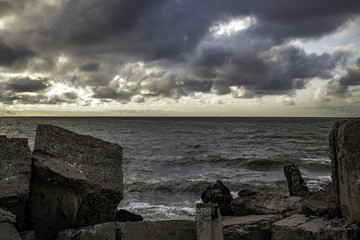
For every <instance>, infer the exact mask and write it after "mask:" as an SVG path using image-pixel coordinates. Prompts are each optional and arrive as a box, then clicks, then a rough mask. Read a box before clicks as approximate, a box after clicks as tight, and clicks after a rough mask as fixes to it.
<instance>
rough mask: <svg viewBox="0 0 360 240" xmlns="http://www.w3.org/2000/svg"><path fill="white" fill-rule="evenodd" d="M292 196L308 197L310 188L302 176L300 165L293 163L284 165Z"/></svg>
mask: <svg viewBox="0 0 360 240" xmlns="http://www.w3.org/2000/svg"><path fill="white" fill-rule="evenodd" d="M284 174H285V176H286V179H287V182H288V188H289V193H290V196H299V197H307V196H308V195H309V189H308V187H307V186H306V184H305V182H304V179H303V178H302V176H301V173H300V170H299V166H297V165H295V164H292V165H288V166H285V167H284Z"/></svg>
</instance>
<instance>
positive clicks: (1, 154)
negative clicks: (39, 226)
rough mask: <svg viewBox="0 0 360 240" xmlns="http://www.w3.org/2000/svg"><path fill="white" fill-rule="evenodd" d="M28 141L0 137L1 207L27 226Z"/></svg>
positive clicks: (29, 168) (28, 185) (29, 153)
mask: <svg viewBox="0 0 360 240" xmlns="http://www.w3.org/2000/svg"><path fill="white" fill-rule="evenodd" d="M30 155H31V152H30V148H29V145H28V140H27V139H24V138H7V137H6V136H0V207H2V208H4V209H6V210H9V211H11V212H12V213H13V214H15V215H16V216H17V218H18V224H19V227H20V228H22V227H23V225H24V224H25V214H24V212H25V206H26V201H27V199H28V197H29V190H30V177H31V159H30Z"/></svg>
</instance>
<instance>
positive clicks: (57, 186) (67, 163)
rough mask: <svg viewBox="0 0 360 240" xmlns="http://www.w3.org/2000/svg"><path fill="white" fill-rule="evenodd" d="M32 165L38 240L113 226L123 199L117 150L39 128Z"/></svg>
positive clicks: (110, 145) (61, 131)
mask: <svg viewBox="0 0 360 240" xmlns="http://www.w3.org/2000/svg"><path fill="white" fill-rule="evenodd" d="M32 159H33V178H32V188H31V197H30V209H31V215H32V218H33V222H34V227H35V230H36V233H37V237H38V238H39V239H54V238H55V237H56V235H57V233H58V232H59V231H60V230H63V229H68V228H79V227H84V226H88V225H92V224H97V223H103V222H109V221H112V220H114V218H115V214H116V210H117V206H118V204H119V202H120V201H121V199H122V198H123V182H122V181H123V177H122V148H121V146H119V145H118V144H114V143H109V142H106V141H103V140H101V139H97V138H94V137H91V136H85V135H79V134H76V133H74V132H71V131H69V130H66V129H63V128H60V127H56V126H51V125H39V126H38V128H37V132H36V139H35V147H34V152H33V155H32Z"/></svg>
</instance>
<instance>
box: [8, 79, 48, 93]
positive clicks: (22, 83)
mask: <svg viewBox="0 0 360 240" xmlns="http://www.w3.org/2000/svg"><path fill="white" fill-rule="evenodd" d="M4 85H5V86H4V87H5V89H7V90H10V91H12V92H40V91H43V90H45V89H46V88H48V87H49V84H48V80H47V79H40V80H33V79H31V78H28V77H24V78H21V77H18V78H12V79H10V80H8V81H7V82H6V83H5V84H4Z"/></svg>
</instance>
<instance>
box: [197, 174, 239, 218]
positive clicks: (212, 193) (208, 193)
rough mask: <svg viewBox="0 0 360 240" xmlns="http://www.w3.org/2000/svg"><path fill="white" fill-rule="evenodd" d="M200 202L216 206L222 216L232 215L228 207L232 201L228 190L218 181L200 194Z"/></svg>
mask: <svg viewBox="0 0 360 240" xmlns="http://www.w3.org/2000/svg"><path fill="white" fill-rule="evenodd" d="M201 200H202V201H203V202H204V203H216V204H218V206H219V209H220V213H221V215H223V216H231V215H233V212H232V210H231V206H230V203H231V201H232V196H231V193H230V190H229V188H228V187H226V186H225V185H224V184H223V183H222V182H221V181H220V180H217V181H216V183H215V185H214V186H212V187H208V188H207V189H206V190H205V191H204V192H203V193H202V194H201Z"/></svg>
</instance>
